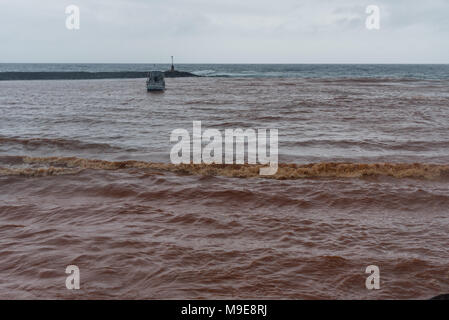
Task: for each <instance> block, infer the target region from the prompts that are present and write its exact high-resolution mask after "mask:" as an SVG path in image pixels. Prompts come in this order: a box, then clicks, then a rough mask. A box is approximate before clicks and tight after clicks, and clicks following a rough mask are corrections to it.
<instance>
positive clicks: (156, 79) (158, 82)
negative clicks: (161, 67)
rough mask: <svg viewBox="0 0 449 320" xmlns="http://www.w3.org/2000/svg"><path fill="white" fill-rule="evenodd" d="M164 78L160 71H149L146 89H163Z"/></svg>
mask: <svg viewBox="0 0 449 320" xmlns="http://www.w3.org/2000/svg"><path fill="white" fill-rule="evenodd" d="M164 90H165V78H164V73H163V72H161V71H150V72H149V73H148V79H147V91H164Z"/></svg>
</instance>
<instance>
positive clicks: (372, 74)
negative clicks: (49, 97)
mask: <svg viewBox="0 0 449 320" xmlns="http://www.w3.org/2000/svg"><path fill="white" fill-rule="evenodd" d="M169 67H170V66H169V65H168V64H108V63H104V64H89V63H88V64H82V63H69V64H57V63H50V64H45V63H39V64H34V63H0V72H92V73H95V72H147V71H149V70H168V69H169ZM175 67H176V69H177V70H180V71H187V72H192V73H194V74H196V75H201V76H209V77H254V78H258V77H273V78H277V77H280V78H393V79H408V78H410V79H423V80H445V79H449V64H440V65H436V64H420V65H416V64H415V65H407V64H176V65H175Z"/></svg>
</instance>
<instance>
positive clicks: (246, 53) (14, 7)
mask: <svg viewBox="0 0 449 320" xmlns="http://www.w3.org/2000/svg"><path fill="white" fill-rule="evenodd" d="M71 4H74V5H77V6H78V7H79V8H80V30H76V31H73V30H68V29H67V28H66V24H65V22H66V18H67V14H66V13H65V8H66V6H68V5H71ZM368 5H378V6H379V7H380V10H381V11H380V18H381V20H380V30H367V29H366V27H365V20H366V17H367V16H368V14H366V13H365V9H366V7H367V6H368ZM0 26H1V28H0V62H61V63H64V62H81V63H83V62H117V63H126V62H130V63H167V62H168V60H169V57H170V56H171V55H174V56H175V57H176V61H177V62H178V63H449V1H448V0H426V1H422V0H369V1H364V0H220V1H218V0H157V1H156V0H69V1H65V0H39V1H36V0H0Z"/></svg>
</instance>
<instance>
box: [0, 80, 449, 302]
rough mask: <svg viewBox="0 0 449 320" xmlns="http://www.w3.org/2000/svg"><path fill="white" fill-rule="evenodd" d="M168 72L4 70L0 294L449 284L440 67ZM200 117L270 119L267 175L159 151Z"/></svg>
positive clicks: (427, 289) (270, 293)
mask: <svg viewBox="0 0 449 320" xmlns="http://www.w3.org/2000/svg"><path fill="white" fill-rule="evenodd" d="M167 85H168V90H167V91H166V92H165V93H163V94H148V93H146V92H145V81H144V80H87V81H84V80H83V81H30V82H25V81H17V82H13V81H11V82H9V81H8V82H2V83H0V110H1V111H0V112H1V114H2V117H1V119H0V298H7V299H17V298H77V299H78V298H86V299H94V298H114V299H118V298H131V299H137V298H139V299H157V298H163V299H165V298H167V299H174V298H181V299H182V298H294V299H321V298H331V299H347V298H348V299H351V298H355V299H381V298H391V299H399V298H414V299H415V298H430V297H432V296H435V295H437V294H440V293H447V292H449V254H448V250H447V248H448V246H449V233H448V232H449V214H448V209H447V208H448V207H449V168H448V166H447V165H448V164H449V139H448V132H449V121H448V120H447V119H448V116H449V109H448V107H449V90H448V88H449V82H448V81H411V80H407V81H406V80H379V79H378V80H375V79H371V80H368V79H366V80H363V79H358V80H350V79H346V80H343V79H334V80H318V79H219V78H214V79H211V78H208V79H202V78H199V79H168V80H167ZM198 120H201V121H202V124H203V127H204V129H205V128H217V129H220V130H223V129H227V128H231V129H232V128H259V127H266V128H276V129H278V130H279V153H280V162H281V163H282V164H281V167H280V169H279V171H278V174H277V175H276V176H274V177H271V178H261V177H258V176H257V174H254V170H253V168H252V167H250V166H249V167H248V166H243V167H240V166H232V167H220V166H212V167H207V166H184V167H182V168H180V167H178V166H174V165H171V164H170V163H169V153H170V149H171V146H172V145H171V144H170V142H169V138H170V132H171V131H172V130H173V129H176V128H185V129H187V130H191V127H192V121H198ZM127 160H136V161H127ZM287 163H289V164H287ZM342 163H344V164H342ZM364 164H367V165H364ZM72 264H74V265H77V266H78V267H79V268H80V271H81V289H80V290H78V291H69V290H67V289H66V287H65V279H66V276H67V275H66V274H65V268H66V266H68V265H72ZM369 265H377V266H379V268H380V276H381V289H380V290H376V291H369V290H367V289H366V288H365V279H366V277H367V276H368V275H367V274H365V268H366V267H367V266H369Z"/></svg>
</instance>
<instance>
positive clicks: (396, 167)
mask: <svg viewBox="0 0 449 320" xmlns="http://www.w3.org/2000/svg"><path fill="white" fill-rule="evenodd" d="M14 158H15V159H20V158H21V160H22V163H23V164H27V165H28V167H0V175H22V176H48V175H62V174H74V173H78V172H80V171H82V170H85V169H91V170H121V169H152V170H161V171H170V172H175V173H180V174H188V175H203V176H224V177H236V178H268V179H277V180H295V179H304V178H362V177H380V176H384V177H393V178H398V179H400V178H413V179H438V178H447V177H449V165H438V164H426V163H343V162H322V163H309V164H288V163H282V164H279V168H278V171H277V173H276V174H275V175H272V176H261V175H259V169H261V168H263V167H266V166H264V165H251V164H242V165H239V164H179V165H175V164H170V163H158V162H144V161H135V160H127V161H106V160H96V159H84V158H77V157H41V158H37V157H14ZM36 166H37V167H36Z"/></svg>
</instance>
